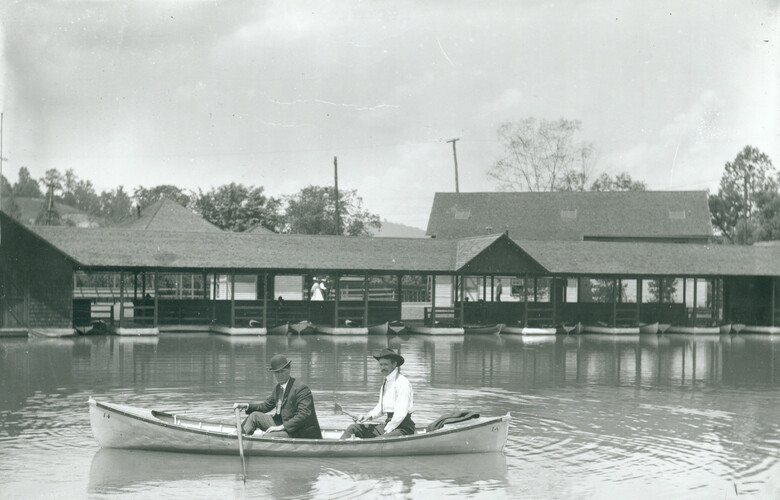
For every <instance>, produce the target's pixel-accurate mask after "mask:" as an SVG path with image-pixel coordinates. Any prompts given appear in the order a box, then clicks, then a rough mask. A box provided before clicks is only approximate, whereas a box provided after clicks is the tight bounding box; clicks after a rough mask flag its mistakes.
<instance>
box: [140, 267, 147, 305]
mask: <svg viewBox="0 0 780 500" xmlns="http://www.w3.org/2000/svg"><path fill="white" fill-rule="evenodd" d="M141 296H142V297H143V298H146V271H144V274H143V275H142V276H141Z"/></svg>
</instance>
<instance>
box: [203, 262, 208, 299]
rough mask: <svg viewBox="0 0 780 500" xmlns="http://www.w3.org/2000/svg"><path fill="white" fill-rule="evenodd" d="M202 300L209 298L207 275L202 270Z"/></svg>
mask: <svg viewBox="0 0 780 500" xmlns="http://www.w3.org/2000/svg"><path fill="white" fill-rule="evenodd" d="M202 276H203V278H202V279H203V300H205V299H206V298H208V296H209V280H208V274H206V270H205V269H204V270H203V275H202Z"/></svg>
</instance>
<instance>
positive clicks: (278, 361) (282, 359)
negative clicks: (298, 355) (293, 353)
mask: <svg viewBox="0 0 780 500" xmlns="http://www.w3.org/2000/svg"><path fill="white" fill-rule="evenodd" d="M290 363H291V361H287V356H285V355H284V354H277V355H276V356H274V357H273V358H271V368H269V369H268V371H270V372H278V371H279V370H284V369H285V368H287V367H288V366H290Z"/></svg>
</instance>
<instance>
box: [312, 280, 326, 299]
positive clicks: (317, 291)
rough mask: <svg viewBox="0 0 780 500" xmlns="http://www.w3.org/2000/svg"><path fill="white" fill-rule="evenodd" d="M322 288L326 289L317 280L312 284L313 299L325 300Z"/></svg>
mask: <svg viewBox="0 0 780 500" xmlns="http://www.w3.org/2000/svg"><path fill="white" fill-rule="evenodd" d="M322 290H325V287H324V286H322V285H321V284H319V283H316V282H315V283H314V284H313V285H312V286H311V300H324V298H323V296H322Z"/></svg>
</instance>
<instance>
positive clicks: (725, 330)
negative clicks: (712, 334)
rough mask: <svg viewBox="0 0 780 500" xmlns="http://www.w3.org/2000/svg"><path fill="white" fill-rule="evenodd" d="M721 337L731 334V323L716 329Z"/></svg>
mask: <svg viewBox="0 0 780 500" xmlns="http://www.w3.org/2000/svg"><path fill="white" fill-rule="evenodd" d="M718 328H719V329H720V334H721V335H728V334H729V333H731V323H726V324H723V325H720V326H719V327H718Z"/></svg>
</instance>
